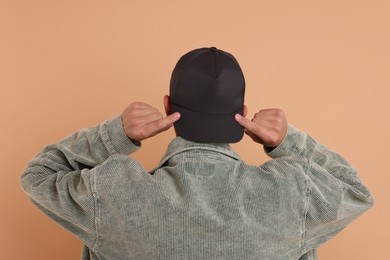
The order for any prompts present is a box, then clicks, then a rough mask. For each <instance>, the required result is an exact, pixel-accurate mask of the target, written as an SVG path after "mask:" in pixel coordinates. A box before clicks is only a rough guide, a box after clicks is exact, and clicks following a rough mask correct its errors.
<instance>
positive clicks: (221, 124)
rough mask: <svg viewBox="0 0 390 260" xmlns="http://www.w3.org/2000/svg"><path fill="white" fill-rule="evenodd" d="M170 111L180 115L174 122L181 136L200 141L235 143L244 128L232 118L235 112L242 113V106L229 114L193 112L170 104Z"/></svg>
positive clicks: (241, 135) (240, 136) (242, 133)
mask: <svg viewBox="0 0 390 260" xmlns="http://www.w3.org/2000/svg"><path fill="white" fill-rule="evenodd" d="M171 109H172V113H173V112H180V114H181V116H180V119H179V120H178V121H176V122H175V123H174V125H175V129H176V131H177V133H178V135H179V136H181V137H182V138H184V139H186V140H188V141H193V142H202V143H237V142H238V141H240V140H241V139H242V137H243V135H244V128H243V127H242V126H241V125H240V124H239V123H237V122H236V120H235V119H234V115H235V114H241V115H242V114H243V108H242V109H240V110H238V111H235V112H234V113H231V114H223V115H220V114H218V115H213V114H204V113H199V112H194V111H191V110H188V109H185V108H183V107H181V106H177V105H175V104H173V103H172V104H171Z"/></svg>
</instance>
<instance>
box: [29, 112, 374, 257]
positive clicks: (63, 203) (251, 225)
mask: <svg viewBox="0 0 390 260" xmlns="http://www.w3.org/2000/svg"><path fill="white" fill-rule="evenodd" d="M139 148H140V144H133V143H132V142H131V141H130V140H129V138H127V136H126V134H125V133H124V130H123V127H122V123H121V120H120V117H119V116H117V117H115V118H113V119H111V120H108V121H107V122H104V123H102V124H100V125H98V126H96V127H93V128H90V129H83V130H80V131H79V132H77V133H74V134H72V135H70V136H68V137H67V138H65V139H64V140H62V141H60V142H58V143H56V144H52V145H49V146H47V147H46V148H45V149H44V150H43V151H42V152H41V153H39V154H38V155H37V156H36V157H35V158H33V159H32V160H31V162H30V163H29V165H28V167H27V169H26V171H25V172H24V173H23V175H22V177H21V184H22V187H23V189H24V190H25V191H26V193H27V194H28V196H29V197H30V198H31V200H32V201H33V202H34V203H35V204H36V205H37V206H38V207H39V208H40V209H41V210H42V211H43V212H44V213H45V214H47V215H48V216H49V217H50V218H52V219H53V220H54V221H56V222H57V223H59V224H60V225H62V226H63V227H64V228H66V229H67V230H69V231H70V232H72V233H74V234H75V235H76V236H78V237H79V238H80V239H81V240H82V241H83V243H84V245H85V247H84V250H83V253H82V259H114V260H117V259H119V260H120V259H272V260H277V259H283V260H286V259H294V260H295V259H301V260H310V259H317V256H316V252H315V249H316V248H317V247H318V246H319V245H321V244H322V243H324V242H325V241H327V240H329V239H331V238H332V237H333V236H335V235H336V234H337V233H338V232H340V231H341V230H342V229H343V228H344V227H345V226H346V225H347V224H348V223H350V222H351V221H352V220H354V219H355V218H356V217H358V216H359V215H361V214H362V213H363V212H364V211H366V210H367V209H369V208H370V207H371V206H372V205H373V198H372V196H371V194H370V193H369V191H368V190H367V189H366V187H365V186H364V185H363V184H362V183H361V181H360V179H359V178H358V176H357V173H356V172H355V170H354V169H353V167H352V166H351V165H350V164H349V163H348V162H347V161H346V160H345V159H343V158H342V157H341V156H340V155H338V154H336V153H335V152H333V151H331V150H329V149H327V148H326V147H324V146H323V145H321V144H320V143H318V142H317V141H315V140H314V139H312V138H311V137H309V136H308V135H306V134H305V133H303V132H301V131H299V130H297V129H296V128H295V127H293V126H291V125H290V126H289V128H288V133H287V136H286V138H285V139H284V140H283V142H282V144H280V145H279V146H278V147H277V148H275V149H273V150H272V151H269V150H266V152H267V153H268V154H269V155H270V156H271V157H272V158H273V160H271V161H269V162H267V163H265V164H263V165H260V166H250V165H247V164H246V163H245V162H243V161H242V160H241V159H240V158H239V157H238V155H237V154H236V153H235V152H234V151H233V150H232V149H231V147H230V146H229V145H227V144H201V143H193V142H188V141H186V140H184V139H182V138H180V137H178V138H175V139H174V140H173V141H172V142H171V144H170V145H169V147H168V149H167V152H166V154H165V155H164V157H163V159H162V160H161V162H160V164H159V165H157V167H156V168H155V169H154V170H153V171H152V172H150V173H148V172H146V170H145V169H144V168H143V166H142V165H141V164H140V163H139V162H137V161H136V160H135V159H133V158H131V157H128V154H129V153H132V152H134V151H136V150H137V149H139ZM42 250H44V249H42Z"/></svg>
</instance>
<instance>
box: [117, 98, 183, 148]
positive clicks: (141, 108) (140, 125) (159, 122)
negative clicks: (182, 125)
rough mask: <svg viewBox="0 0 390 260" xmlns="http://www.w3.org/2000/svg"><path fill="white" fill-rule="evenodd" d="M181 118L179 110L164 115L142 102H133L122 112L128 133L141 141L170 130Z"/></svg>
mask: <svg viewBox="0 0 390 260" xmlns="http://www.w3.org/2000/svg"><path fill="white" fill-rule="evenodd" d="M179 119H180V114H179V113H178V112H175V113H173V114H171V115H169V116H167V117H163V115H162V114H161V113H160V112H159V111H158V110H157V109H156V108H154V107H151V106H149V105H148V104H146V103H141V102H134V103H131V104H130V105H129V106H128V107H127V108H126V109H125V110H124V111H123V112H122V125H123V128H124V130H125V132H126V135H127V136H128V137H129V138H130V139H131V140H133V141H139V142H140V141H142V140H144V139H147V138H149V137H152V136H155V135H156V134H158V133H160V132H163V131H166V130H168V129H169V128H171V126H173V123H174V122H176V121H177V120H179Z"/></svg>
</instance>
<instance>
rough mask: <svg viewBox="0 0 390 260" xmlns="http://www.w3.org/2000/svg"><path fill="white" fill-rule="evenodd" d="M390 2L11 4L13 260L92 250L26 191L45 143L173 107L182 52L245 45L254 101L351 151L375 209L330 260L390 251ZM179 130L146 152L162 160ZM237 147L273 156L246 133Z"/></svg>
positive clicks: (6, 48) (5, 131)
mask: <svg viewBox="0 0 390 260" xmlns="http://www.w3.org/2000/svg"><path fill="white" fill-rule="evenodd" d="M389 14H390V3H389V2H388V1H385V0H384V1H375V0H373V1H369V0H366V1H359V0H353V1H352V0H347V1H345V0H341V1H333V0H331V1H260V0H259V1H255V0H253V1H227V0H225V1H211V0H210V1H193V2H190V1H150V0H144V1H141V0H138V1H136V0H133V1H96V0H95V1H80V0H78V1H74V0H72V1H53V0H47V1H44V0H35V1H28V0H1V1H0V87H1V95H0V118H1V128H0V129H1V135H0V143H1V149H0V152H1V153H0V160H1V162H0V165H1V174H0V178H1V179H0V183H1V188H0V200H1V201H0V209H1V212H0V258H1V259H32V260H35V259H36V260H38V259H57V260H61V259H79V257H80V249H81V243H80V242H79V241H78V240H77V239H76V238H75V237H74V236H73V235H72V234H70V233H68V232H66V231H65V230H63V229H62V228H61V227H59V226H58V225H56V224H55V223H53V222H52V221H51V220H49V219H48V218H47V217H45V216H44V215H43V214H42V213H41V212H40V211H38V210H37V209H36V208H35V207H34V206H33V205H32V204H31V203H30V202H29V200H28V199H27V197H26V196H25V195H24V193H23V192H22V191H21V189H20V187H19V176H20V174H21V173H22V171H23V169H24V168H25V166H26V164H27V163H28V161H29V159H30V158H32V157H33V156H34V155H35V154H36V153H37V152H39V151H40V150H41V149H42V148H43V147H44V146H45V145H47V144H48V143H51V142H56V141H58V140H60V139H62V138H63V137H65V136H66V135H68V134H70V133H71V132H73V131H76V130H78V129H80V128H84V127H89V126H93V125H96V124H98V123H99V122H101V121H103V120H105V119H108V118H110V117H112V116H114V115H116V114H118V113H120V112H121V111H122V110H123V109H124V108H125V107H126V106H127V105H128V103H130V102H131V101H144V102H147V103H150V104H152V105H154V106H156V107H158V108H159V109H162V108H163V106H162V97H163V95H164V94H165V93H167V91H168V85H169V79H170V73H171V71H172V69H173V67H174V65H175V63H176V61H177V60H178V59H179V57H180V56H181V55H183V54H184V53H185V52H187V51H189V50H192V49H194V48H198V47H204V46H216V47H218V48H221V49H224V50H226V51H229V52H231V53H233V54H234V55H235V56H236V58H237V59H238V60H239V62H240V64H241V66H242V68H243V70H244V74H245V76H246V82H247V96H246V103H247V105H248V107H249V114H250V116H252V115H253V114H254V113H255V112H256V111H257V110H259V109H261V108H268V107H279V108H282V109H284V110H285V112H286V114H287V116H288V119H289V121H290V123H292V124H294V125H295V126H297V127H299V128H300V129H302V130H304V131H306V132H307V133H309V134H310V135H312V136H313V137H315V138H316V139H318V140H319V141H321V142H322V143H324V144H325V145H327V146H329V147H331V148H333V149H335V150H337V151H338V152H340V153H341V154H343V155H344V156H345V157H346V158H347V159H348V160H349V161H350V162H352V164H354V165H355V167H356V168H357V169H358V170H359V172H360V176H361V179H362V180H363V181H364V182H365V183H366V184H367V186H368V187H369V188H370V189H371V191H372V192H373V194H374V196H375V199H376V204H375V206H374V208H373V209H372V210H371V211H369V212H367V213H366V214H364V215H363V216H362V217H361V218H360V219H358V220H357V221H356V222H354V223H353V224H352V225H350V226H349V227H348V228H346V229H345V230H344V231H343V232H342V233H341V234H340V235H339V236H338V237H336V238H335V239H333V240H331V241H330V242H329V243H327V244H326V245H324V246H322V247H321V248H320V250H319V255H320V259H332V260H333V259H336V260H337V259H362V260H363V259H389V258H388V257H389V256H388V255H389V253H388V249H389V246H390V241H389V231H390V223H389V219H390V212H389V211H390V207H389V199H390V196H389V195H390V189H389V188H388V187H389V185H390V178H389V167H388V163H389V162H390V159H389V152H388V147H389V146H390V142H389V130H390V123H389V112H390V106H389V90H388V89H389V85H390V79H389V69H390V51H389V49H390V48H389V46H390V36H389V35H390V29H389V27H390V15H389ZM172 137H173V131H172V130H170V131H168V132H165V133H163V134H161V135H160V136H157V137H155V138H154V139H150V140H148V141H146V142H144V144H143V148H142V149H141V150H140V151H139V152H137V153H135V154H134V156H135V157H136V158H138V159H139V160H140V161H141V162H142V163H144V164H145V166H146V167H147V168H148V169H150V168H152V167H153V166H154V165H155V164H156V163H157V162H158V161H159V159H160V157H161V156H162V154H163V152H164V151H165V147H166V145H167V144H168V142H169V140H170V139H171V138H172ZM234 148H235V149H236V150H237V152H238V153H239V154H240V155H241V157H242V158H243V159H245V160H246V161H247V162H248V163H251V164H260V163H262V162H265V161H266V160H268V158H266V156H265V155H264V154H263V152H262V149H261V147H260V146H258V145H256V144H254V143H252V142H251V141H250V139H249V138H245V139H244V140H243V141H242V142H241V143H239V144H236V145H234Z"/></svg>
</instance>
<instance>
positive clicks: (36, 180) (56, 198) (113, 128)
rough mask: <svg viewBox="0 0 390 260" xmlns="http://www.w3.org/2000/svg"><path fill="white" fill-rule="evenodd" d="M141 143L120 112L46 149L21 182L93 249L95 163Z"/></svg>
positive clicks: (45, 209)
mask: <svg viewBox="0 0 390 260" xmlns="http://www.w3.org/2000/svg"><path fill="white" fill-rule="evenodd" d="M139 145H140V143H138V144H134V143H132V142H131V141H130V139H129V138H128V137H127V136H126V134H125V132H124V130H123V127H122V122H121V117H120V116H116V117H115V118H113V119H111V120H108V121H106V122H104V123H101V124H99V125H98V126H96V127H93V128H89V129H83V130H80V131H78V132H76V133H74V134H71V135H70V136H68V137H66V138H65V139H63V140H62V141H60V142H58V143H55V144H51V145H49V146H47V147H46V148H44V149H43V151H41V152H40V153H39V154H38V155H37V156H36V157H34V158H33V159H32V160H31V161H30V162H29V164H28V166H27V169H26V170H25V171H24V173H23V174H22V176H21V178H20V183H21V186H22V188H23V189H24V191H25V192H26V193H27V195H28V196H29V198H30V199H31V201H32V202H33V203H34V204H35V205H36V206H37V207H38V208H39V209H41V210H42V211H43V212H44V213H45V214H46V215H47V216H49V217H50V218H52V219H53V220H54V221H56V222H57V223H59V224H60V225H61V226H63V227H64V228H66V229H67V230H69V231H70V232H72V233H74V234H75V235H77V236H78V237H79V238H80V239H81V240H82V241H83V242H84V243H85V244H86V245H87V246H88V247H90V248H92V247H93V245H94V243H95V240H96V230H95V229H96V226H95V215H96V214H95V212H96V209H95V208H96V200H97V198H96V197H95V196H94V195H95V194H94V174H95V167H96V166H98V165H100V164H102V163H104V162H105V161H106V160H107V159H108V157H109V156H111V155H114V154H126V155H128V154H130V153H131V152H134V151H135V150H137V149H138V148H139Z"/></svg>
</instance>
